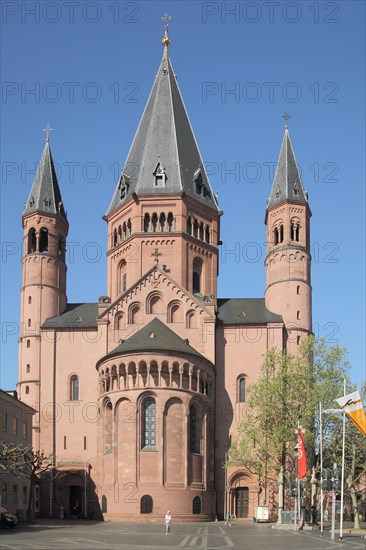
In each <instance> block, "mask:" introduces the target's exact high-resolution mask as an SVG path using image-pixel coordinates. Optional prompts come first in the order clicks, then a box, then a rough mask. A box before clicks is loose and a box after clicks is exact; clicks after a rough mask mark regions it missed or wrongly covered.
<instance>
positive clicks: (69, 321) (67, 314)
mask: <svg viewBox="0 0 366 550" xmlns="http://www.w3.org/2000/svg"><path fill="white" fill-rule="evenodd" d="M97 315H98V304H96V303H94V304H93V303H91V304H67V307H66V310H65V311H64V312H63V313H61V315H56V317H49V318H48V319H46V320H45V322H44V323H43V325H42V328H78V327H80V328H97V326H98V325H97Z"/></svg>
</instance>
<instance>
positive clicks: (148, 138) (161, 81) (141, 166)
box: [107, 25, 219, 215]
mask: <svg viewBox="0 0 366 550" xmlns="http://www.w3.org/2000/svg"><path fill="white" fill-rule="evenodd" d="M169 44H170V40H169V36H168V31H167V25H166V26H165V34H164V38H163V45H164V53H163V58H162V61H161V64H160V67H159V70H158V73H157V75H156V78H155V82H154V84H153V87H152V90H151V93H150V96H149V98H148V100H147V104H146V107H145V110H144V112H143V115H142V117H141V120H140V124H139V126H138V128H137V132H136V134H135V137H134V140H133V142H132V146H131V149H130V151H129V153H128V155H127V160H126V163H125V165H124V168H123V170H122V173H121V176H120V179H119V182H118V185H117V187H116V190H115V193H114V196H113V199H112V202H111V204H110V206H109V209H108V212H107V215H109V214H111V213H112V212H113V211H114V210H115V209H116V208H118V207H119V206H120V205H121V204H122V203H123V202H125V201H126V200H128V199H129V198H130V197H131V196H132V194H136V195H158V194H159V195H161V194H166V195H176V194H181V193H185V194H186V195H189V196H190V197H192V198H194V199H196V200H197V201H198V202H200V203H203V204H205V205H207V206H209V207H211V208H212V209H214V210H216V211H217V210H219V208H218V205H217V202H216V198H215V196H214V194H213V193H212V189H211V186H210V183H209V180H208V177H207V174H206V171H205V168H204V165H203V161H202V157H201V154H200V152H199V149H198V146H197V142H196V139H195V137H194V134H193V131H192V128H191V124H190V121H189V118H188V115H187V112H186V109H185V106H184V103H183V99H182V96H181V93H180V90H179V87H178V84H177V80H176V76H175V74H174V71H173V67H172V65H171V62H170V58H169V52H168V46H169Z"/></svg>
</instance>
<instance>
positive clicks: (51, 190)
mask: <svg viewBox="0 0 366 550" xmlns="http://www.w3.org/2000/svg"><path fill="white" fill-rule="evenodd" d="M35 212H43V213H45V214H58V215H59V216H61V217H62V218H64V219H65V220H66V219H67V216H66V212H65V209H64V205H63V201H62V197H61V191H60V187H59V185H58V180H57V175H56V170H55V166H54V163H53V159H52V154H51V148H50V143H49V141H48V139H47V140H46V144H45V146H44V149H43V153H42V157H41V160H40V161H39V165H38V169H37V173H36V176H35V178H34V180H33V184H32V188H31V191H30V193H29V197H28V200H27V202H26V204H25V208H24V211H23V216H26V215H28V214H33V213H35Z"/></svg>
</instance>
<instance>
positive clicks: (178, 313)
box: [168, 300, 182, 323]
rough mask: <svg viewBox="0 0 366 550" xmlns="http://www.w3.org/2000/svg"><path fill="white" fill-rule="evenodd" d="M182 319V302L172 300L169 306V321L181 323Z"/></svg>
mask: <svg viewBox="0 0 366 550" xmlns="http://www.w3.org/2000/svg"><path fill="white" fill-rule="evenodd" d="M181 321H182V310H181V307H180V302H178V301H177V300H175V301H173V302H171V303H170V304H169V306H168V323H179V322H181Z"/></svg>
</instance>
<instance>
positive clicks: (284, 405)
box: [229, 336, 349, 484]
mask: <svg viewBox="0 0 366 550" xmlns="http://www.w3.org/2000/svg"><path fill="white" fill-rule="evenodd" d="M348 371H349V364H348V362H347V352H346V350H345V349H344V348H341V347H340V346H338V345H335V346H331V347H330V346H327V345H326V342H325V341H324V340H323V339H320V340H315V339H314V338H313V337H312V336H310V337H308V338H305V339H304V340H303V341H302V342H301V344H300V346H299V350H298V353H297V354H296V355H291V354H289V353H287V352H286V351H284V350H275V349H272V350H270V351H268V352H267V354H266V356H265V359H264V362H263V366H262V371H261V375H260V378H259V380H258V381H257V382H256V383H255V384H252V385H251V386H250V387H249V388H248V401H247V411H246V415H245V417H244V419H243V420H242V422H241V423H240V424H239V437H238V438H237V439H236V440H234V441H233V443H232V447H231V449H230V452H229V457H230V459H231V460H234V461H236V462H238V463H239V464H240V465H241V466H243V467H244V468H245V469H247V470H248V471H249V472H251V473H253V474H256V475H257V476H258V479H259V483H260V484H262V482H263V481H264V483H266V482H267V480H268V479H277V476H278V473H279V471H280V468H281V467H283V468H285V467H286V465H288V461H289V458H291V457H293V455H294V451H293V447H294V445H295V443H296V440H295V429H296V428H297V426H298V424H300V425H301V426H302V427H303V428H304V429H305V445H306V449H307V457H308V467H309V469H310V467H311V466H313V465H314V464H315V460H316V452H315V451H316V448H317V443H318V434H319V403H320V402H322V403H323V406H325V407H327V406H334V404H333V400H334V399H335V398H336V397H339V396H340V395H341V394H342V384H343V379H345V378H346V379H347V380H348ZM332 423H333V425H334V421H333V420H329V421H328V424H327V429H331V425H332Z"/></svg>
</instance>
